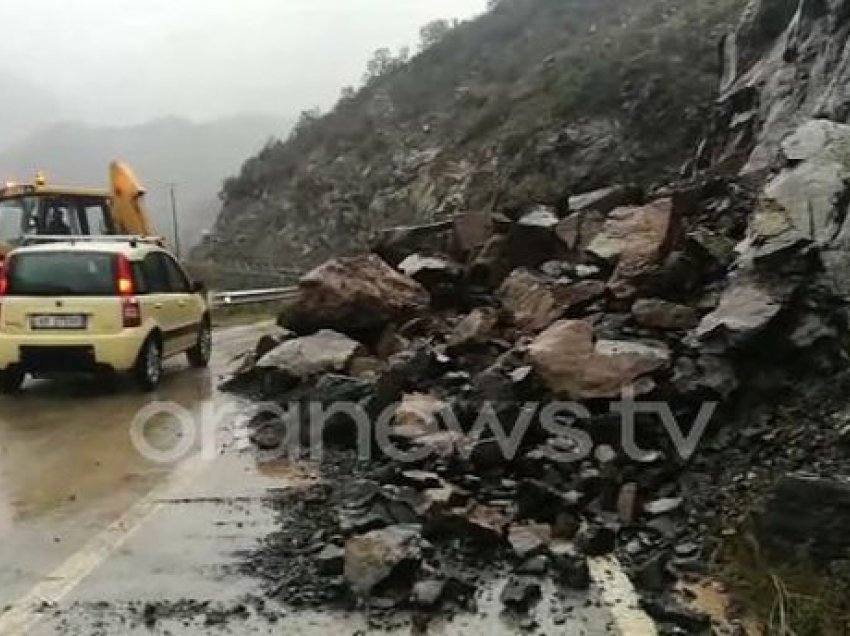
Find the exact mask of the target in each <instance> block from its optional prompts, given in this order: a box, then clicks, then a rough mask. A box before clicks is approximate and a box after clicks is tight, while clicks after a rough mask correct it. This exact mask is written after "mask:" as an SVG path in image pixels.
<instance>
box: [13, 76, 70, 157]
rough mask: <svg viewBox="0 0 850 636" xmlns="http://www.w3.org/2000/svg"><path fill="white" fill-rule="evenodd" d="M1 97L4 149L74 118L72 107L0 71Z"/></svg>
mask: <svg viewBox="0 0 850 636" xmlns="http://www.w3.org/2000/svg"><path fill="white" fill-rule="evenodd" d="M0 95H2V96H3V99H2V100H0V149H4V148H8V147H9V146H11V145H12V144H15V143H17V142H19V141H21V140H22V139H24V138H25V137H26V136H27V135H29V134H31V133H33V132H34V131H36V130H38V129H39V128H42V127H44V126H45V125H48V124H50V123H53V122H56V121H58V120H60V119H71V118H72V117H73V116H74V108H73V106H72V105H70V104H68V103H64V102H63V100H61V99H59V98H58V97H56V96H55V95H52V94H51V93H50V92H49V91H47V90H45V89H43V88H41V87H39V86H37V85H36V84H35V83H33V82H29V81H27V80H24V79H22V78H20V77H18V76H17V75H15V74H14V73H10V72H8V71H3V70H0Z"/></svg>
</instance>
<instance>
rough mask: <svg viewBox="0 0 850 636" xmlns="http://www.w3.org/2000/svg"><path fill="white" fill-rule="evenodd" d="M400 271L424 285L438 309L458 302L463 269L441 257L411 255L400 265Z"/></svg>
mask: <svg viewBox="0 0 850 636" xmlns="http://www.w3.org/2000/svg"><path fill="white" fill-rule="evenodd" d="M398 268H399V270H401V272H402V273H403V274H404V275H405V276H408V277H410V278H412V279H413V280H415V281H416V282H417V283H419V284H420V285H422V286H423V287H424V288H425V289H426V290H428V293H429V294H430V295H431V301H432V303H433V304H434V306H436V307H449V306H452V305H453V304H455V303H456V302H457V300H458V293H459V289H458V287H459V285H460V281H461V275H462V272H461V268H460V266H458V265H457V264H455V263H452V262H451V261H449V260H448V259H445V258H442V257H439V256H422V255H420V254H411V255H410V256H408V257H407V258H405V259H404V260H403V261H402V262H401V263H399V265H398Z"/></svg>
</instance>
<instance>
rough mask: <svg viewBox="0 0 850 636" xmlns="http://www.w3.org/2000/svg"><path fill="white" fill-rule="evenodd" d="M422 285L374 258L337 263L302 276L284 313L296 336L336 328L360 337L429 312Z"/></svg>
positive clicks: (338, 260)
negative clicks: (293, 298) (294, 295)
mask: <svg viewBox="0 0 850 636" xmlns="http://www.w3.org/2000/svg"><path fill="white" fill-rule="evenodd" d="M429 302H430V297H429V295H428V292H427V291H426V290H425V288H424V287H422V285H420V284H419V283H417V282H416V281H415V280H413V279H411V278H410V277H408V276H405V275H403V274H401V273H399V272H397V271H396V270H394V269H393V268H392V267H390V266H389V265H387V263H386V262H384V261H383V260H381V258H379V257H378V256H375V255H373V254H369V255H364V256H352V257H343V258H335V259H332V260H330V261H328V262H326V263H325V264H324V265H321V266H320V267H317V268H316V269H314V270H313V271H311V272H310V273H308V274H307V275H305V276H304V277H303V278H302V279H301V281H300V282H299V284H298V298H297V299H296V301H295V303H293V305H292V306H291V307H290V308H289V310H288V311H287V313H286V322H287V325H288V326H289V327H290V328H292V329H294V330H295V331H297V332H299V333H310V332H313V331H317V330H319V329H334V330H336V331H339V332H341V333H345V334H349V335H357V336H359V335H360V334H362V333H365V332H374V331H375V330H379V329H381V328H382V327H384V326H386V325H387V324H389V323H392V322H396V321H401V320H404V319H406V318H409V317H411V316H413V315H415V314H416V313H418V312H420V311H423V310H424V309H426V308H427V307H428V304H429Z"/></svg>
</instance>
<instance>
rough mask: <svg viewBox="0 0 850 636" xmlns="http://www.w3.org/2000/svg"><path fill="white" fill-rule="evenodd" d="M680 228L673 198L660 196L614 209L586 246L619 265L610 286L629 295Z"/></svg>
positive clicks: (617, 293)
mask: <svg viewBox="0 0 850 636" xmlns="http://www.w3.org/2000/svg"><path fill="white" fill-rule="evenodd" d="M677 231H678V224H677V223H676V219H675V215H674V213H673V202H672V200H671V199H669V198H668V199H659V200H657V201H653V202H652V203H649V204H647V205H644V206H639V207H623V208H617V209H616V210H614V211H613V212H611V214H610V215H609V217H608V220H607V221H606V222H605V225H604V226H603V228H602V231H601V232H600V233H599V234H598V235H597V236H596V238H594V239H593V241H592V242H591V244H590V245H589V246H588V248H587V250H588V252H590V253H591V254H592V255H594V256H595V257H597V258H599V259H601V260H604V261H608V262H609V263H611V264H614V265H615V266H616V267H615V270H614V275H613V276H612V277H611V280H610V281H609V283H608V286H609V288H610V289H611V291H612V293H613V294H614V295H615V296H616V297H617V298H628V297H629V296H631V295H633V294H634V293H635V291H636V289H637V288H638V287H639V285H640V284H641V281H642V280H643V279H644V278H645V277H647V276H648V275H650V274H651V273H653V272H654V271H655V270H656V269H657V267H658V266H659V264H660V262H661V260H662V259H663V258H664V257H665V256H666V255H667V254H668V253H669V251H670V247H671V245H672V244H673V242H674V239H675V237H676V233H677Z"/></svg>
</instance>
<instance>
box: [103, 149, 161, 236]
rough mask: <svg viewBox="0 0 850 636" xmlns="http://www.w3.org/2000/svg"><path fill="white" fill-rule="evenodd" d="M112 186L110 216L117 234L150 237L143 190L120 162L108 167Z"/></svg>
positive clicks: (129, 170) (130, 171)
mask: <svg viewBox="0 0 850 636" xmlns="http://www.w3.org/2000/svg"><path fill="white" fill-rule="evenodd" d="M109 181H110V183H111V184H112V216H113V221H114V222H115V230H116V232H117V233H118V234H132V235H134V236H152V234H153V228H152V227H151V226H150V221H149V220H148V214H147V210H146V209H145V201H144V196H145V189H144V188H143V187H142V185H141V183H139V180H138V179H137V178H136V175H135V174H134V173H133V170H132V169H131V168H130V166H128V165H127V164H125V163H123V162H121V161H113V162H112V163H111V164H110V165H109Z"/></svg>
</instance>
